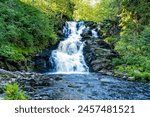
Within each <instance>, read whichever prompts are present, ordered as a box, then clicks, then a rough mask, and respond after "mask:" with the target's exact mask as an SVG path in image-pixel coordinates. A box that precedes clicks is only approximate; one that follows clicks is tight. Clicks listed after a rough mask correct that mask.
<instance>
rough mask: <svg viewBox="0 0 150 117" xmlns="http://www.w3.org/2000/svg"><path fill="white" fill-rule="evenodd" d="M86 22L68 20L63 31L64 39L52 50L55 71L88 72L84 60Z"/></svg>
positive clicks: (68, 72)
mask: <svg viewBox="0 0 150 117" xmlns="http://www.w3.org/2000/svg"><path fill="white" fill-rule="evenodd" d="M84 28H85V26H84V22H66V24H65V26H64V29H63V33H64V40H63V41H61V42H60V44H59V46H58V48H57V49H56V50H53V51H52V55H51V63H52V65H53V68H54V70H53V71H54V72H55V73H67V74H70V73H86V72H88V71H89V68H88V66H87V65H86V63H85V61H84V56H83V47H84V42H82V41H81V39H82V37H81V34H82V32H83V29H84Z"/></svg>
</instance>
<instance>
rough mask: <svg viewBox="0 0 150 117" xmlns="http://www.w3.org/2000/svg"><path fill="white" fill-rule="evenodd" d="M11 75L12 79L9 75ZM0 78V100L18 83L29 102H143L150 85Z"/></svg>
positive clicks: (90, 78) (96, 76) (89, 78)
mask: <svg viewBox="0 0 150 117" xmlns="http://www.w3.org/2000/svg"><path fill="white" fill-rule="evenodd" d="M13 74H15V75H13ZM13 74H7V75H4V74H3V75H1V76H0V98H1V99H3V97H4V96H5V94H4V92H3V88H4V86H5V85H6V84H8V83H13V82H18V84H19V86H20V88H21V89H22V90H23V91H24V92H25V94H26V95H28V97H29V99H30V100H99V99H100V100H106V99H107V100H112V99H113V100H120V99H122V100H125V99H126V100H131V99H133V100H147V99H150V83H142V82H136V81H126V80H123V79H119V78H116V77H112V76H108V75H102V74H100V73H89V74H38V73H21V72H13Z"/></svg>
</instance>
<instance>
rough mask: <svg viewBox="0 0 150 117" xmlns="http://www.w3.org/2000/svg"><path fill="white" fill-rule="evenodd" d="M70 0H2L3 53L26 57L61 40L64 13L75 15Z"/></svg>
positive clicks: (0, 47)
mask: <svg viewBox="0 0 150 117" xmlns="http://www.w3.org/2000/svg"><path fill="white" fill-rule="evenodd" d="M58 3H59V4H58ZM69 4H71V3H70V2H69V1H66V0H51V1H35V3H32V2H31V0H2V1H0V27H1V28H0V56H1V57H3V58H5V59H7V60H10V61H18V60H19V61H24V60H25V59H27V58H26V57H28V55H31V54H32V53H37V52H40V51H42V50H43V49H45V48H46V46H48V44H50V45H53V44H55V43H56V42H58V38H57V34H56V31H57V30H58V28H59V27H60V26H61V25H60V23H62V21H61V20H62V17H63V16H66V17H67V18H68V19H71V18H72V15H71V14H72V12H71V11H72V10H71V7H70V6H71V5H69Z"/></svg>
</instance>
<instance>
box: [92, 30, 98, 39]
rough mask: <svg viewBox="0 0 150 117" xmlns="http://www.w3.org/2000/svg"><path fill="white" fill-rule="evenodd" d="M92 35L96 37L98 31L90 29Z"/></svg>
mask: <svg viewBox="0 0 150 117" xmlns="http://www.w3.org/2000/svg"><path fill="white" fill-rule="evenodd" d="M92 37H94V38H98V33H97V32H96V31H95V30H94V29H93V30H92Z"/></svg>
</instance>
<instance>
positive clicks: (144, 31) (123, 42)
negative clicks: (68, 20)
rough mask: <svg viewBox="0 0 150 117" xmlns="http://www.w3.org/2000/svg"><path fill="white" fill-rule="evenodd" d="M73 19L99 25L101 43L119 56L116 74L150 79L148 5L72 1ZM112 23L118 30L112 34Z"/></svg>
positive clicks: (133, 0)
mask: <svg viewBox="0 0 150 117" xmlns="http://www.w3.org/2000/svg"><path fill="white" fill-rule="evenodd" d="M73 1H74V3H75V4H76V5H75V11H74V18H75V19H77V20H90V21H96V22H101V23H102V24H103V27H102V29H101V31H102V33H103V35H102V36H103V37H104V38H105V40H106V41H107V42H108V43H110V44H111V46H112V47H114V49H115V50H116V51H117V52H118V53H119V55H120V58H116V59H114V60H113V64H114V69H115V70H116V72H123V73H127V74H128V76H129V77H134V78H135V79H138V80H150V54H149V53H150V14H149V12H150V2H149V1H148V0H97V4H95V5H92V4H91V1H92V0H73ZM116 24H117V25H118V26H120V28H121V31H120V32H117V33H112V32H113V31H114V30H115V27H116Z"/></svg>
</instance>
